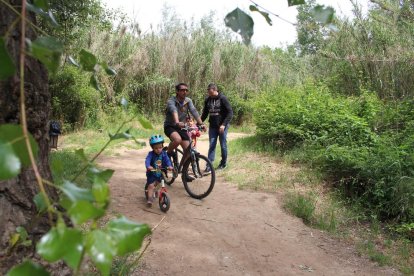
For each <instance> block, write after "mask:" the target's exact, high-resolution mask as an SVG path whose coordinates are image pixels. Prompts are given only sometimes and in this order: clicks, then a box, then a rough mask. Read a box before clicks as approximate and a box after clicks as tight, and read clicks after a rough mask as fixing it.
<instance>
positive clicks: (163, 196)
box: [145, 168, 171, 213]
mask: <svg viewBox="0 0 414 276" xmlns="http://www.w3.org/2000/svg"><path fill="white" fill-rule="evenodd" d="M165 171H166V169H159V168H158V169H154V170H151V172H161V187H159V188H158V187H157V186H159V185H157V186H155V187H154V193H153V194H152V195H151V196H152V197H153V198H154V199H156V198H157V197H158V203H159V206H160V209H161V211H163V212H164V213H166V212H167V211H168V210H169V209H170V205H171V201H170V197H169V196H168V191H167V188H166V187H165V177H166V176H165ZM149 196H150V195H148V184H146V185H145V199H146V200H148V197H149Z"/></svg>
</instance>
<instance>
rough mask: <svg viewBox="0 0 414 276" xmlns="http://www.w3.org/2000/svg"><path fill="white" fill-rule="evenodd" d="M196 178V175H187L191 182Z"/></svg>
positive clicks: (187, 179)
mask: <svg viewBox="0 0 414 276" xmlns="http://www.w3.org/2000/svg"><path fill="white" fill-rule="evenodd" d="M194 179H195V177H194V176H192V175H187V177H186V179H185V180H186V181H187V182H191V181H193V180H194Z"/></svg>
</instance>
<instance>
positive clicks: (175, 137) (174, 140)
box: [167, 132, 182, 155]
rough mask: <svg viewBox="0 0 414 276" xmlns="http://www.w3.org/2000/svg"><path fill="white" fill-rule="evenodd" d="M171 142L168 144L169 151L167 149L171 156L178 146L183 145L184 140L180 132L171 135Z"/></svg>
mask: <svg viewBox="0 0 414 276" xmlns="http://www.w3.org/2000/svg"><path fill="white" fill-rule="evenodd" d="M170 140H171V142H170V143H169V144H168V149H167V153H168V154H169V155H171V154H172V153H173V151H174V149H176V148H177V147H178V145H180V144H181V143H182V139H181V136H180V134H179V133H178V132H173V133H171V134H170Z"/></svg>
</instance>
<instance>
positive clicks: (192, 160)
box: [164, 124, 216, 199]
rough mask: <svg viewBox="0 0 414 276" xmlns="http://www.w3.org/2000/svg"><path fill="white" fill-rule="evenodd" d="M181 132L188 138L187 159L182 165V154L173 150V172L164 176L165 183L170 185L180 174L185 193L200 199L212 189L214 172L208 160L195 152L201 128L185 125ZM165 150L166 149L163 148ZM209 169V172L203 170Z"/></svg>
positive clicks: (180, 151) (214, 179) (178, 150)
mask: <svg viewBox="0 0 414 276" xmlns="http://www.w3.org/2000/svg"><path fill="white" fill-rule="evenodd" d="M182 129H183V130H186V131H187V133H188V134H189V137H190V145H189V146H188V148H187V156H188V158H187V159H186V160H185V162H184V163H183V162H182V161H183V156H184V153H183V151H182V150H181V149H177V148H176V149H174V154H173V157H172V164H173V168H174V169H173V172H172V174H171V175H168V174H167V175H166V179H165V183H166V184H168V185H171V184H172V183H173V182H174V180H175V179H176V178H177V177H178V174H179V173H181V179H182V181H183V184H184V188H185V190H186V191H187V193H188V194H189V195H190V196H191V197H192V198H195V199H202V198H205V197H206V196H208V195H209V194H210V193H211V191H212V190H213V188H214V183H215V181H216V176H215V171H214V168H213V165H212V164H211V162H210V160H209V159H208V158H207V157H206V156H205V155H202V154H201V153H199V152H198V151H197V149H196V148H195V145H196V143H197V137H198V136H199V135H197V133H194V131H195V132H196V131H201V127H198V126H191V125H188V124H186V125H185V127H184V128H182ZM164 150H165V151H166V150H167V147H164ZM207 168H209V169H210V171H206V170H205V169H207Z"/></svg>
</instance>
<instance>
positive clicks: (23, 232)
mask: <svg viewBox="0 0 414 276" xmlns="http://www.w3.org/2000/svg"><path fill="white" fill-rule="evenodd" d="M16 233H18V234H19V236H20V240H21V241H25V240H26V239H27V237H29V234H27V231H26V229H25V228H24V227H22V226H18V227H16Z"/></svg>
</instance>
